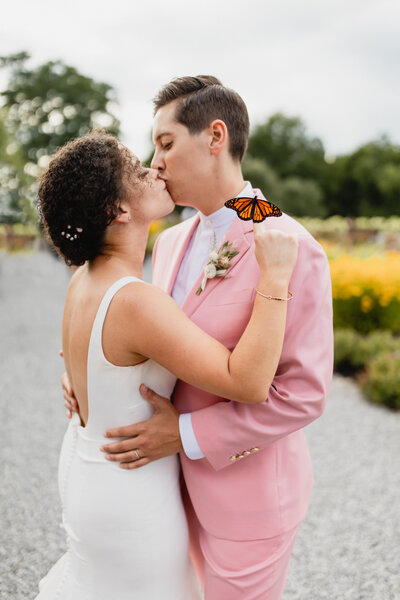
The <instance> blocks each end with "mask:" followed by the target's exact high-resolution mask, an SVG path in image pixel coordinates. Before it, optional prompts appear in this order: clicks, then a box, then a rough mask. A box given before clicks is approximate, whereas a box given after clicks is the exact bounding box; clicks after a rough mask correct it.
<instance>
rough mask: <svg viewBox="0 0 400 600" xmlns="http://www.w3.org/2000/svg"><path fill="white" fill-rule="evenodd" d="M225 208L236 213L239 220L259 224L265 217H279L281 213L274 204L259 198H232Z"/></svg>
mask: <svg viewBox="0 0 400 600" xmlns="http://www.w3.org/2000/svg"><path fill="white" fill-rule="evenodd" d="M225 206H227V207H228V208H232V209H233V210H235V211H236V212H237V215H238V217H239V219H242V220H243V221H251V220H253V221H254V222H255V223H261V222H262V221H264V219H266V218H267V217H280V216H281V215H282V212H281V211H280V210H279V208H278V207H277V206H275V204H272V202H269V201H268V200H263V199H261V198H257V196H254V198H232V200H228V201H227V202H225Z"/></svg>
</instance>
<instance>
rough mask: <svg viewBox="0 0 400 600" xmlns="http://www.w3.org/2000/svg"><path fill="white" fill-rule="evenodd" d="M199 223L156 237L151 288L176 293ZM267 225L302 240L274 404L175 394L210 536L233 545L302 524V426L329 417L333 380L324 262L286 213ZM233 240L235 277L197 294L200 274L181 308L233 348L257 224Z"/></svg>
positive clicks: (198, 507) (253, 273) (246, 303)
mask: <svg viewBox="0 0 400 600" xmlns="http://www.w3.org/2000/svg"><path fill="white" fill-rule="evenodd" d="M255 192H256V193H257V194H258V195H259V196H260V191H259V190H255ZM198 222H199V217H198V216H195V217H192V218H191V219H188V220H187V221H184V222H182V223H180V224H179V225H176V226H175V227H172V228H170V229H168V230H166V231H164V232H163V233H162V234H161V235H160V237H159V238H158V240H157V243H156V246H155V249H154V253H153V283H154V284H155V285H157V286H158V287H161V288H162V289H163V290H165V291H166V292H167V293H169V294H171V291H172V288H173V284H174V281H175V278H176V276H177V273H178V269H179V266H180V263H181V261H182V259H183V256H184V254H185V250H186V248H187V246H188V243H189V241H190V238H191V236H192V234H193V232H194V231H195V228H196V227H197V225H198ZM264 223H265V227H267V228H270V229H273V228H275V229H280V230H282V231H285V232H288V233H294V234H297V235H298V237H299V254H298V260H297V263H296V266H295V269H294V272H293V275H292V278H291V282H290V286H289V289H290V291H291V292H292V293H293V295H294V298H293V300H291V301H290V302H289V304H288V312H287V323H286V330H285V338H284V345H283V351H282V355H281V358H280V362H279V366H278V369H277V372H276V375H275V378H274V381H273V384H272V386H271V388H270V390H269V393H268V397H267V398H266V400H265V402H263V403H261V404H256V405H248V404H239V403H236V402H232V401H228V400H226V399H224V398H220V397H218V396H215V395H213V394H209V393H207V392H204V391H202V390H200V389H198V388H195V387H193V386H191V385H188V384H187V383H185V382H183V381H178V382H177V384H176V387H175V391H174V396H173V400H174V404H175V406H176V408H177V409H178V410H179V412H181V413H184V412H191V413H192V424H193V429H194V432H195V435H196V438H197V440H198V443H199V445H200V447H201V449H202V451H203V453H204V454H205V458H203V459H200V460H190V459H189V458H187V456H186V455H185V454H184V453H183V452H182V453H181V464H182V470H183V474H184V478H185V482H186V486H187V490H188V492H189V495H190V498H191V501H192V503H193V507H194V509H195V512H196V514H197V516H198V518H199V520H200V523H201V524H202V526H203V527H204V528H205V529H206V530H207V531H208V532H210V533H211V534H212V535H214V536H217V537H220V538H224V539H230V540H251V539H261V538H269V537H274V536H276V535H280V534H281V533H283V532H285V531H288V530H289V529H292V528H293V527H294V526H295V525H297V524H298V523H299V522H300V521H301V520H302V519H303V518H304V516H305V514H306V512H307V508H308V505H309V501H310V496H311V489H312V484H313V474H312V466H311V460H310V455H309V452H308V448H307V444H306V441H305V438H304V434H303V432H302V431H301V429H302V428H303V427H305V426H306V425H308V424H309V423H311V422H312V421H313V420H314V419H316V418H317V417H319V416H320V415H321V413H322V411H323V409H324V405H325V401H326V398H327V396H328V392H329V388H330V383H331V379H332V364H333V330H332V292H331V280H330V273H329V265H328V261H327V258H326V255H325V253H324V251H323V250H322V248H321V246H320V245H319V244H318V243H317V242H316V240H314V238H313V237H312V236H311V235H310V234H309V233H308V232H307V231H306V229H304V227H302V226H301V225H300V224H299V223H298V222H297V221H295V220H294V219H292V218H291V217H289V216H288V215H286V214H283V215H282V217H279V218H269V219H267V220H266V221H265V222H264ZM225 239H226V240H229V241H232V242H234V245H235V246H236V247H237V249H238V250H239V254H238V255H237V256H236V257H235V258H234V259H233V260H232V261H231V265H232V266H231V268H230V270H229V275H230V277H227V278H215V279H212V280H209V281H208V282H207V285H206V288H205V290H204V291H203V292H202V293H201V294H200V295H199V296H197V295H196V294H195V290H196V289H197V288H198V286H199V285H200V281H201V278H202V276H201V275H200V276H199V278H198V280H197V281H196V282H195V284H194V286H193V289H192V290H191V292H190V293H189V294H188V296H187V298H186V300H185V302H184V305H183V307H182V308H183V310H184V311H185V313H186V314H187V315H188V316H189V317H190V319H191V320H192V321H193V322H195V323H196V324H197V325H198V326H199V327H201V328H202V329H203V330H204V331H206V332H207V333H209V334H210V335H211V336H213V337H214V338H216V339H218V340H219V341H220V342H221V343H222V344H224V345H225V346H226V347H227V348H229V349H233V348H234V347H235V345H236V343H237V341H238V340H239V338H240V336H241V334H242V332H243V331H244V329H245V327H246V324H247V322H248V320H249V318H250V315H251V311H252V305H253V302H254V296H255V288H256V286H257V284H258V280H259V268H258V264H257V261H256V259H255V255H254V236H253V223H252V222H248V221H246V222H245V221H241V220H240V219H238V218H236V219H235V220H234V221H233V224H232V225H231V227H230V228H229V229H228V231H227V233H226V236H225ZM248 376H249V378H250V377H251V373H249V374H248ZM234 457H236V458H234ZM241 457H243V458H241Z"/></svg>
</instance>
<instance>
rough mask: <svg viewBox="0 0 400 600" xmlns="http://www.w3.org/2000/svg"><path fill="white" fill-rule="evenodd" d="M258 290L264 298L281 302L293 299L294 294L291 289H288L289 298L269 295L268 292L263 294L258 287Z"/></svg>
mask: <svg viewBox="0 0 400 600" xmlns="http://www.w3.org/2000/svg"><path fill="white" fill-rule="evenodd" d="M256 292H257V294H259V295H260V296H262V297H263V298H266V299H267V300H279V302H288V301H289V300H291V299H292V298H293V294H292V292H289V290H288V294H289V296H288V297H287V298H277V297H276V296H267V295H266V294H263V293H262V292H260V291H259V290H257V289H256Z"/></svg>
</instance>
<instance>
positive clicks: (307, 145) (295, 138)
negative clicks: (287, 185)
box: [247, 113, 326, 183]
mask: <svg viewBox="0 0 400 600" xmlns="http://www.w3.org/2000/svg"><path fill="white" fill-rule="evenodd" d="M247 152H248V154H249V155H250V156H251V157H253V158H261V159H263V160H265V161H267V162H268V163H269V164H270V165H271V167H272V168H273V169H274V170H275V171H276V173H277V174H278V175H279V176H280V177H282V178H285V177H291V176H293V177H304V178H306V179H307V178H308V179H315V180H317V181H318V183H320V181H321V180H322V179H323V178H324V175H325V171H326V162H325V150H324V147H323V144H322V142H321V140H320V139H318V138H314V137H310V136H308V135H307V131H306V127H305V125H304V123H303V121H302V120H301V119H300V118H299V117H287V116H285V115H283V114H281V113H276V114H274V115H272V116H271V117H270V118H269V119H268V121H267V122H266V123H264V124H260V125H257V126H256V127H255V129H254V131H253V132H252V133H251V135H250V138H249V145H248V150H247Z"/></svg>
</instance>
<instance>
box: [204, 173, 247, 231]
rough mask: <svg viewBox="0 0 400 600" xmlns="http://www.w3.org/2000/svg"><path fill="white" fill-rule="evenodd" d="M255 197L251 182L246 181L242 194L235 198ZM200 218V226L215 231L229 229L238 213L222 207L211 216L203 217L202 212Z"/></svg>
mask: <svg viewBox="0 0 400 600" xmlns="http://www.w3.org/2000/svg"><path fill="white" fill-rule="evenodd" d="M253 195H254V194H253V188H252V185H251V183H250V181H246V185H245V186H244V188H243V189H242V191H241V192H240V194H238V195H237V196H235V197H236V198H242V197H249V198H252V197H253ZM199 216H200V226H201V228H202V229H212V230H214V231H215V230H217V229H223V228H225V229H227V228H228V227H229V225H230V224H231V223H232V221H233V220H234V219H235V217H236V212H235V211H234V210H232V209H231V208H227V207H226V206H222V207H221V208H219V209H218V210H216V211H215V212H213V213H211V215H203V213H202V212H199Z"/></svg>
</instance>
